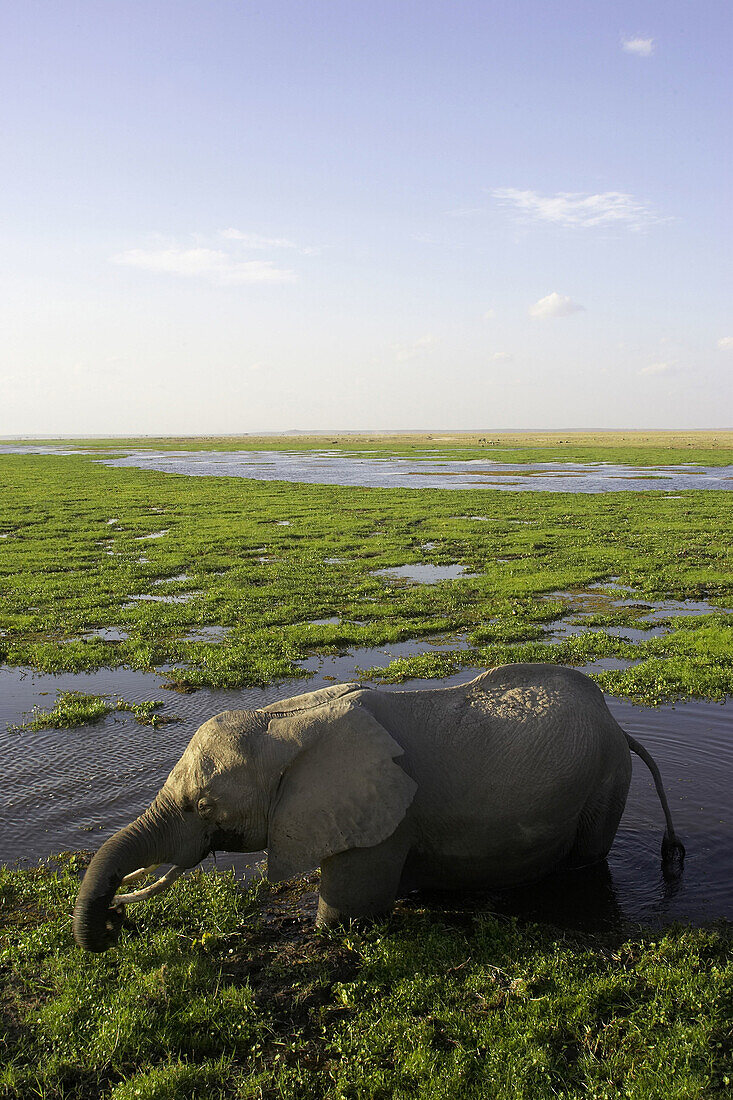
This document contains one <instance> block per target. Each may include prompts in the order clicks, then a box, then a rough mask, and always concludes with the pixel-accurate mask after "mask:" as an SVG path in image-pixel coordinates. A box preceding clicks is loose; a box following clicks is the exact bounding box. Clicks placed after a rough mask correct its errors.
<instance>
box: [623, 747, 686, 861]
mask: <svg viewBox="0 0 733 1100" xmlns="http://www.w3.org/2000/svg"><path fill="white" fill-rule="evenodd" d="M624 733H626V731H625V730H624ZM626 740H627V741H628V743H629V748H630V749H631V750H632V752H635V753H636V755H637V756H638V757H640V758H641V759H642V760H643V761H644V763H645V764H646V766H647V768H648V769H649V771H650V772H651V773H652V779H653V780H654V786H655V787H656V788H657V794H658V795H659V801H660V802H661V803H662V809H663V810H664V819H665V821H666V822H667V829H666V831H665V834H664V839H663V840H662V873H663V875H664V877H665V878H667V879H674V878H678V877H679V876H680V875H681V874H682V867H683V865H684V861H685V846H684V844H683V843H682V841H681V840H678V839H677V834H676V833H675V831H674V825H673V824H672V814H671V813H670V812H669V803H668V802H667V795H666V794H665V791H664V786H663V785H662V777H661V775H660V774H659V768H658V767H657V762H656V760H655V759H654V757H653V756H652V755H651V754H650V753H648V752H647V751H646V749H645V748H644V746H643V745H640V744H639V742H638V741H637V740H636V739H635V738H633V737H632V736H631V734H629V733H626Z"/></svg>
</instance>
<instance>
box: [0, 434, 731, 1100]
mask: <svg viewBox="0 0 733 1100" xmlns="http://www.w3.org/2000/svg"><path fill="white" fill-rule="evenodd" d="M174 442H175V441H174ZM365 442H368V441H365ZM371 442H374V441H373V440H372V441H371ZM408 442H409V441H408ZM413 442H414V441H413ZM464 442H465V441H459V443H460V448H461V449H462V453H461V454H459V455H457V454H456V453H455V450H454V448H455V447H458V446H459V444H456V443H454V442H449V441H444V442H443V443H441V442H437V441H435V440H428V441H423V443H421V446H425V445H429V446H431V447H433V448H437V449H438V450H439V452H440V453H439V457H440V458H441V460H442V459H445V460H451V459H453V458H456V457H458V458H461V459H466V458H470V457H471V456H470V455H467V454H466V453H465V449H464ZM505 442H506V441H505ZM525 442H526V441H525ZM266 443H267V449H276V448H275V447H274V446H273V440H272V438H268V439H267V440H266ZM286 443H287V446H289V447H290V448H292V447H293V441H292V440H288V441H286ZM159 444H160V441H156V443H155V445H156V448H159V449H162V447H159ZM178 444H179V447H182V446H185V445H186V444H185V443H183V442H182V441H178ZM205 444H206V445H205V446H204V445H203V444H202V446H201V448H200V449H202V450H211V449H214V448H212V441H205ZM352 444H353V439H350V441H349V446H351V445H352ZM146 445H147V446H149V444H148V443H147V441H146ZM319 445H320V447H323V445H324V441H323V438H322V437H319ZM391 445H392V446H393V448H395V450H396V447H395V443H394V441H392V443H391ZM403 445H404V446H408V443H404V444H402V443H400V446H403ZM409 445H410V446H412V443H409ZM584 445H585V444H584ZM595 445H596V444H594V446H595ZM278 446H279V441H278ZM385 446H386V444H385ZM475 446H476V447H477V448H478V447H479V444H478V443H476V444H475ZM485 446H486V444H485V443H482V444H480V447H481V448H484V447H485ZM541 446H542V447H546V448H549V451H548V450H547V449H546V450H543V451H541V453H540V450H538V449H537V448H536V449H535V450H534V451H533V450H532V448H527V447H525V450H526V454H527V455H530V457H526V456H525V457H524V458H522V457H516V455H515V456H514V457H512V458H511V459H509V457H508V455H502V456H501V457H502V461H556V460H557V459H556V457H555V458H553V455H554V454H555V452H556V450H557V448H558V447H560V446H561V444H560V443H559V442H558V441H556V440H555V441H553V440H550V441H549V442H547V441H544V442H543V443H542V445H541ZM587 446H590V444H587ZM633 446H634V447H635V448H636V450H635V452H634V454H633V455H632V454H630V453H621V451H618V452H617V453H614V454H613V455H611V456H609V455H608V454H607V455H606V457H607V458H609V457H610V460H612V461H613V462H616V461H619V462H633V463H635V464H641V465H643V464H644V463H643V462H642V461H641V460H640V457H639V452H640V451H644V446H645V445H644V444H643V442H639V441H634V444H633ZM647 446H648V445H647ZM654 446H655V447H657V450H656V451H655V452H654V454H655V457H656V458H658V457H659V454H658V452H659V447H658V446H657V443H655V444H654ZM665 446H667V449H669V448H670V447H671V444H670V441H669V440H667V441H666V443H665ZM680 446H681V445H680ZM680 446H676V449H675V454H676V458H675V459H672V461H676V462H681V461H683V459H682V458H681V456H680ZM441 448H443V449H441ZM113 449H114V448H113ZM263 449H265V448H264V447H263ZM581 449H582V448H581V446H580V444H578V445H577V447H576V452H577V453H574V454H573V456H572V458H573V459H574V460H577V461H596V460H597V459H594V458H592V457H590V452H588V453H585V454H581V453H580V452H581ZM673 449H674V448H673ZM483 453H485V451H484V452H483ZM593 453H595V452H593ZM644 453H645V454H646V455H647V457H649V454H650V453H651V452H650V451H649V450H647V451H646V452H644ZM517 454H518V452H517ZM711 454H712V455H713V456H714V457H713V458H711V457H710V456H711ZM410 457H413V458H414V457H415V455H414V454H411V456H410ZM425 457H426V458H428V457H429V458H430V459H431V460H435V459H436V453H435V452H433V453H432V454H431V455H429V456H428V455H426V456H425ZM476 457H480V454H479V455H477V456H476ZM568 457H570V456H568ZM98 458H99V456H98V455H93V454H89V455H81V454H80V455H72V456H69V455H63V456H61V455H28V454H24V455H10V454H5V455H1V456H0V499H1V500H2V502H3V505H2V508H1V509H0V658H1V659H2V662H3V664H2V667H0V709H1V713H2V719H3V721H2V725H0V738H1V739H2V743H3V756H4V759H5V760H6V762H7V763H6V769H5V771H6V774H5V779H6V783H5V791H4V805H3V807H2V809H1V810H0V813H1V814H2V817H3V830H2V836H3V848H2V851H1V852H0V859H3V860H5V861H12V860H13V859H14V858H23V857H31V858H32V859H34V858H37V857H38V856H39V855H46V854H48V853H50V852H53V851H56V850H58V849H59V848H86V847H96V846H98V843H99V841H100V840H101V839H102V838H103V837H104V836H105V835H108V833H109V832H111V831H112V830H113V829H114V828H116V827H118V826H119V825H120V824H121V823H123V822H124V821H126V820H128V819H129V816H134V814H136V813H137V812H139V809H141V808H142V806H143V805H145V804H146V802H147V801H148V800H149V798H150V797H151V796H152V794H154V793H155V791H156V790H157V789H158V787H159V786H160V783H161V782H162V780H163V778H164V776H165V774H166V771H167V769H168V768H169V767H170V764H171V763H172V762H173V760H175V759H176V758H177V756H178V755H179V754H180V751H181V748H182V746H183V745H184V744H185V743H186V741H187V740H188V738H189V737H190V736H191V734H192V733H193V732H194V730H195V728H196V726H197V725H198V724H199V722H200V721H202V720H203V719H204V718H206V717H208V716H210V715H211V714H212V713H215V712H216V711H217V710H221V709H224V708H225V707H234V706H237V705H239V706H256V705H259V704H261V703H262V702H265V701H271V700H273V699H275V698H278V697H282V696H284V695H291V694H296V693H297V692H299V691H305V690H308V689H309V688H310V687H315V686H321V685H322V684H323V683H328V682H332V680H333V679H339V680H348V679H355V678H361V679H365V680H369V681H371V682H372V683H374V684H375V685H377V686H379V687H380V690H399V689H400V688H402V687H405V686H409V687H410V688H412V687H418V686H421V685H424V686H433V685H434V684H435V682H436V681H437V680H443V679H445V678H446V677H454V678H456V679H460V678H469V677H470V676H472V675H475V674H476V672H477V671H480V670H481V669H483V668H486V667H490V666H493V665H496V664H500V663H505V662H510V661H554V662H559V663H562V664H570V665H573V666H575V667H578V668H582V669H583V670H584V671H586V672H588V673H589V674H590V675H592V676H593V677H594V678H595V679H596V680H597V681H598V682H599V683H600V685H601V686H602V687H603V689H604V691H606V692H607V693H608V694H609V695H610V696H611V697H612V698H611V706H612V709H613V711H614V714H616V716H617V717H618V719H619V721H621V723H622V724H623V725H624V726H625V727H626V728H627V729H629V730H630V731H631V732H633V733H634V735H635V736H638V737H639V738H640V739H642V740H644V741H645V743H646V744H647V746H648V747H649V748H650V749H651V750H652V751H653V752H654V754H655V756H656V757H657V758H658V759H659V761H660V765H661V767H662V771H663V774H664V776H665V781H666V782H667V786H668V789H669V791H670V802H671V805H672V811H673V814H675V816H676V817H677V818H678V819H679V820H680V822H681V825H680V830H681V832H682V833H683V836H684V839H685V841H686V843H687V846H688V852H689V855H688V867H687V870H686V876H685V879H684V880H683V883H682V885H681V886H680V887H679V889H678V890H677V892H676V893H675V892H674V891H672V892H670V891H669V890H668V889H667V888H666V887H665V885H664V883H663V882H662V881H661V879H660V877H659V871H658V846H659V840H660V837H661V815H660V814H659V813H658V805H657V804H656V802H655V799H654V792H653V788H652V787H651V784H650V781H649V778H648V776H647V775H645V774H644V775H643V774H641V769H639V768H637V767H636V766H635V774H634V781H633V784H632V791H631V795H630V799H629V805H628V807H627V813H626V815H625V819H624V822H623V823H622V828H621V830H620V832H619V837H618V840H617V844H616V846H615V848H614V853H615V854H614V853H612V859H611V861H610V863H609V869H607V871H606V872H604V874H605V877H604V879H603V881H602V882H601V881H593V882H591V881H590V880H585V879H584V880H583V881H575V882H573V883H568V882H567V881H566V882H564V883H562V884H560V888H559V893H560V894H561V895H562V896H561V897H560V898H559V899H558V897H557V896H553V892H552V890H548V891H544V892H543V891H539V892H538V891H533V897H532V898H529V899H528V898H526V897H525V898H522V897H514V898H504V899H493V900H492V903H491V908H492V909H493V911H494V914H495V915H491V913H490V912H488V911H487V909H486V900H485V899H484V900H483V901H481V900H479V901H477V902H473V903H472V902H471V901H470V899H458V900H456V901H455V903H451V904H450V905H448V904H447V903H446V900H445V899H440V900H437V901H436V899H429V898H424V897H423V898H416V899H415V898H413V899H408V900H407V901H405V902H404V903H402V904H401V905H400V906H399V907H398V910H397V912H396V914H395V916H394V917H392V918H391V920H390V921H388V922H385V923H382V924H380V925H378V926H377V927H374V928H371V929H355V930H352V931H351V932H349V933H348V934H346V935H343V934H335V933H329V934H327V935H324V934H320V935H315V936H314V935H313V934H312V933H311V932H310V931H309V930H308V928H309V924H308V921H309V915H310V908H309V906H311V899H312V891H313V889H314V883H313V881H309V882H302V883H300V884H296V885H294V886H292V887H289V888H288V889H286V890H283V891H275V890H271V889H270V888H268V887H267V886H266V885H265V884H263V883H262V882H261V881H260V880H259V878H258V877H257V876H256V875H255V877H254V878H251V880H250V883H249V885H248V886H247V887H246V889H243V888H242V887H241V883H239V882H238V881H236V880H234V879H232V878H230V877H229V876H227V875H224V874H217V873H211V872H208V873H206V874H202V875H195V876H194V877H193V878H188V879H186V880H185V881H183V880H182V881H180V882H179V883H178V884H176V886H175V887H173V889H172V890H171V891H170V893H169V894H167V895H166V896H165V897H164V898H161V899H153V900H151V901H150V902H149V903H145V904H144V905H143V906H142V907H141V908H140V910H139V912H138V911H136V913H135V919H136V925H137V928H138V931H139V932H141V933H142V934H140V935H139V934H138V933H136V932H135V931H134V929H130V931H129V932H128V933H126V934H124V935H123V939H122V941H121V946H120V947H119V948H118V949H116V950H115V951H113V952H111V953H110V954H109V955H107V956H104V957H103V958H93V957H91V956H84V957H81V956H80V955H79V953H78V952H77V950H76V949H75V948H74V946H73V944H72V942H71V939H70V930H69V920H68V912H69V906H70V903H71V899H72V897H73V893H74V891H75V889H76V882H77V874H78V870H79V867H80V866H82V865H83V858H76V859H72V860H71V861H68V860H67V861H61V862H60V863H59V862H53V861H52V862H51V863H49V864H44V865H42V866H41V867H39V868H37V869H35V868H27V869H8V870H3V871H1V872H0V901H1V902H2V908H0V921H2V926H3V928H2V933H1V935H2V940H0V965H1V966H2V971H1V972H0V973H1V974H2V994H1V997H0V1011H1V1012H2V1016H3V1021H4V1023H5V1025H6V1026H5V1031H6V1035H7V1039H6V1041H5V1046H4V1048H1V1057H2V1059H3V1060H4V1068H3V1069H2V1071H1V1073H2V1075H1V1076H0V1096H2V1095H5V1096H13V1097H21V1096H22V1097H25V1096H28V1095H45V1096H49V1097H51V1096H64V1097H66V1096H69V1097H70V1096H75V1097H85V1096H104V1097H112V1096H114V1097H115V1098H116V1100H121V1098H123V1097H128V1096H150V1097H153V1096H156V1097H158V1096H160V1097H163V1096H166V1097H167V1096H171V1097H173V1096H194V1095H198V1094H200V1093H201V1092H202V1091H205V1092H206V1093H207V1094H208V1095H212V1096H250V1097H257V1096H262V1097H265V1096H268V1097H269V1096H275V1095H277V1096H286V1097H290V1096H292V1097H304V1096H314V1097H315V1096H318V1097H320V1096H323V1097H325V1096H334V1097H335V1096H347V1095H348V1096H359V1095H363V1096H376V1095H385V1096H387V1095H390V1096H391V1095H395V1096H397V1095H405V1096H407V1095H417V1094H419V1095H421V1096H423V1095H424V1096H427V1097H438V1096H441V1097H442V1096H446V1095H456V1096H474V1095H475V1096H482V1095H494V1096H497V1097H504V1096H506V1097H525V1096H526V1097H533V1098H534V1097H545V1096H547V1097H549V1096H556V1095H558V1094H559V1095H564V1096H568V1097H571V1096H572V1097H574V1096H578V1097H580V1096H587V1095H597V1096H599V1097H601V1096H609V1097H612V1096H616V1095H625V1096H632V1097H637V1096H638V1097H642V1096H644V1097H648V1096H650V1095H662V1094H663V1095H665V1096H672V1097H688V1096H689V1097H693V1096H694V1097H698V1096H708V1095H710V1096H715V1095H722V1094H723V1093H724V1091H725V1090H726V1089H727V1088H728V1085H727V1084H726V1077H728V1081H730V1080H731V1079H732V1078H731V1077H730V1044H731V1034H730V1015H731V1011H730V1010H731V988H732V984H733V966H732V964H731V962H730V953H729V947H730V933H729V925H726V924H719V925H718V926H717V927H715V928H712V927H709V924H710V921H711V920H714V919H715V918H716V917H721V916H730V914H731V913H733V908H731V906H733V890H732V889H731V886H730V882H731V879H732V878H733V876H732V875H731V870H732V869H733V857H732V855H731V851H732V849H733V845H731V839H733V826H732V823H731V818H730V795H729V792H730V789H731V785H732V783H733V744H732V742H733V729H731V708H730V703H729V702H726V701H725V700H726V698H728V699H729V698H730V697H731V696H733V616H731V614H730V611H731V608H733V573H732V571H731V556H732V554H733V550H732V549H731V547H732V546H733V495H731V493H730V492H729V491H724V490H711V489H707V490H684V491H682V492H680V493H677V492H675V494H674V495H671V494H670V493H669V491H667V490H665V489H660V490H651V491H644V492H634V491H625V492H603V493H572V492H563V493H557V492H539V493H536V492H531V493H530V492H513V491H506V490H499V489H492V488H484V487H480V488H463V489H461V490H453V491H449V490H444V489H440V488H438V489H397V488H394V489H383V488H369V487H353V486H352V487H343V486H339V485H320V484H291V483H288V482H285V481H257V480H250V479H247V478H245V477H212V476H205V477H190V476H185V475H181V474H170V473H163V472H159V471H156V470H151V469H146V470H141V469H136V468H132V467H130V468H113V467H109V466H105V465H102V464H100V463H99V462H98V461H97V460H96V459H98ZM696 460H697V461H700V462H702V463H703V464H705V465H709V466H713V465H718V466H722V465H727V464H730V463H731V453H730V452H729V451H726V450H721V449H720V448H719V447H716V446H715V445H714V443H713V442H711V441H709V440H707V441H706V442H705V446H704V449H700V451H699V452H698V451H695V450H694V449H693V450H692V451H691V452H689V453H688V454H686V455H685V461H687V462H694V461H696ZM665 461H670V459H669V456H667V458H666V459H665ZM176 689H177V690H176ZM721 704H722V705H721ZM173 719H177V721H173ZM79 723H84V724H79ZM250 875H251V872H250ZM557 893H558V891H557V890H556V891H555V895H556V894H557ZM594 906H595V907H596V908H598V913H596V914H595V915H594V914H593V913H591V912H586V911H589V910H592V909H593V908H594ZM580 911H583V912H584V913H586V916H587V919H585V920H584V921H581V922H580V928H579V926H578V921H577V916H578V913H579V912H580ZM512 915H514V916H517V917H518V918H519V923H518V924H517V923H514V922H513V920H512V919H511V917H512ZM528 918H530V919H531V920H535V921H540V922H541V923H540V924H539V925H536V924H528V923H526V921H527V919H528ZM573 918H575V919H573ZM669 919H676V920H684V921H687V920H689V921H690V922H691V923H692V924H694V925H703V926H704V925H708V927H707V928H704V927H702V928H701V927H697V928H693V927H687V928H685V927H682V926H681V927H677V928H676V929H671V930H669V931H666V932H662V931H655V932H652V931H649V930H648V927H649V926H656V927H657V928H658V927H659V926H660V925H663V924H666V923H667V922H668V920H669ZM636 922H638V923H639V924H644V925H647V930H646V931H645V930H640V929H639V928H638V927H636ZM121 979H122V982H121ZM642 1036H643V1038H642ZM408 1037H409V1042H408ZM408 1047H409V1049H408Z"/></svg>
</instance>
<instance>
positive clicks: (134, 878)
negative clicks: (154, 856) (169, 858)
mask: <svg viewBox="0 0 733 1100" xmlns="http://www.w3.org/2000/svg"><path fill="white" fill-rule="evenodd" d="M159 867H160V864H159V863H151V864H150V866H149V867H141V868H140V870H139V871H133V872H132V874H131V875H125V877H124V878H123V880H122V882H121V883H120V886H131V885H132V883H133V882H139V881H140V879H141V878H147V877H148V875H152V873H153V871H157V870H158V868H159Z"/></svg>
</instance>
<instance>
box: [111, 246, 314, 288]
mask: <svg viewBox="0 0 733 1100" xmlns="http://www.w3.org/2000/svg"><path fill="white" fill-rule="evenodd" d="M111 259H112V263H115V264H122V265H124V266H125V267H138V268H141V269H142V270H144V271H155V272H164V273H166V274H169V275H178V276H181V277H183V278H201V279H206V280H207V281H208V282H210V283H214V284H216V285H217V286H233V285H236V284H240V283H289V282H292V281H293V279H294V278H295V273H294V272H293V271H290V270H288V269H287V268H281V267H277V266H276V265H275V264H274V263H273V262H272V261H271V260H238V259H236V258H235V257H233V256H230V255H229V254H228V253H226V252H223V251H221V250H219V249H213V248H158V249H144V248H131V249H128V251H126V252H120V253H118V254H117V255H116V256H112V257H111Z"/></svg>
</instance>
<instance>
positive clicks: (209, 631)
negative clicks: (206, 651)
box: [183, 626, 232, 642]
mask: <svg viewBox="0 0 733 1100" xmlns="http://www.w3.org/2000/svg"><path fill="white" fill-rule="evenodd" d="M231 629H232V628H231V627H230V626H197V627H196V629H195V630H191V631H189V632H188V633H187V634H184V635H183V641H184V642H220V641H222V639H223V638H226V636H227V634H229V632H230V631H231Z"/></svg>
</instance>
